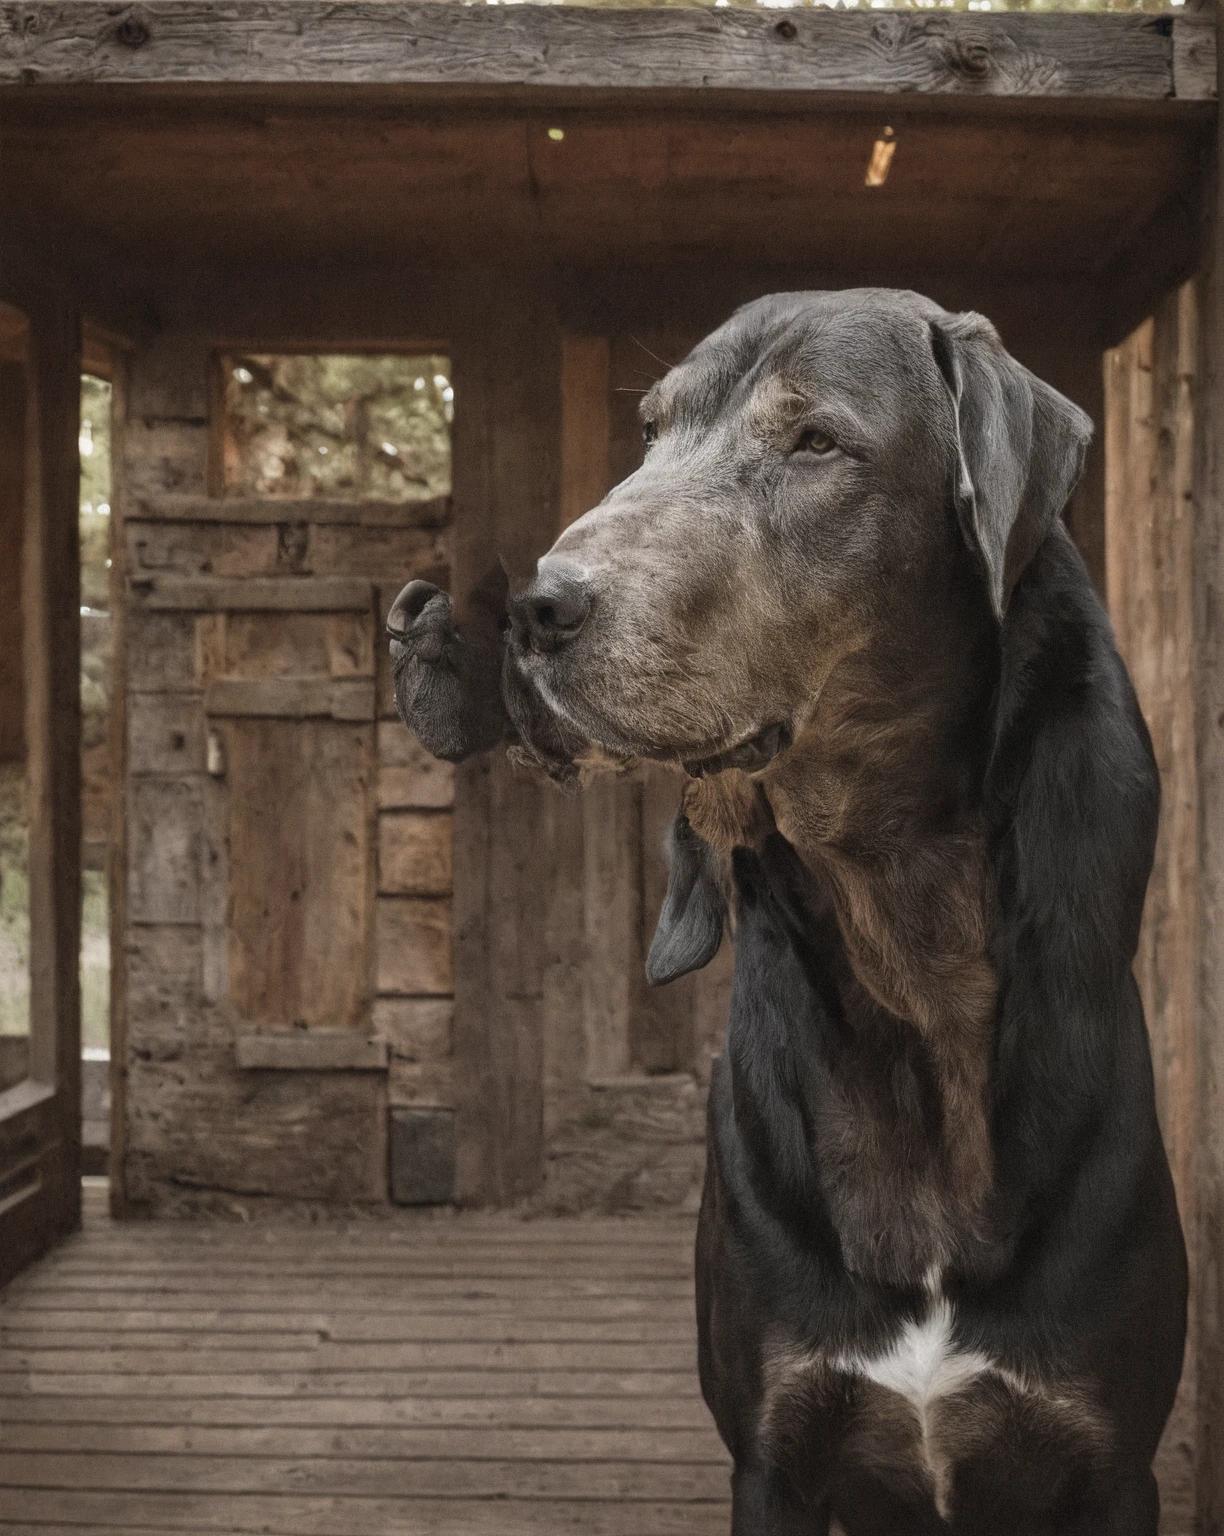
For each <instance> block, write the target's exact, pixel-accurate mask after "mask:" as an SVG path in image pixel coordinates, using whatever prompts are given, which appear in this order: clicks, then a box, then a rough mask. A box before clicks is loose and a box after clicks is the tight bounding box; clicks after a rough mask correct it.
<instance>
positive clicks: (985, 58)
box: [952, 37, 994, 80]
mask: <svg viewBox="0 0 1224 1536" xmlns="http://www.w3.org/2000/svg"><path fill="white" fill-rule="evenodd" d="M993 67H994V60H993V59H992V58H991V56H990V45H989V44H988V43H975V42H970V41H969V40H968V39H967V38H963V37H959V38H957V40H956V47H955V49H954V51H953V54H952V68H953V69H954V70H955V71H956V73H957V74H958V75H963V76H964V78H965V79H966V80H984V79H985V78H986V76H987V75H988V74H989V73H990V71H991V69H992V68H993Z"/></svg>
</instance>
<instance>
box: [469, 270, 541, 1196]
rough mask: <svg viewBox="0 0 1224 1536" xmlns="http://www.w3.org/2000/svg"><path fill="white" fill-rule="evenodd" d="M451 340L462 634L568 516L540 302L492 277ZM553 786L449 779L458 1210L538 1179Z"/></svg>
mask: <svg viewBox="0 0 1224 1536" xmlns="http://www.w3.org/2000/svg"><path fill="white" fill-rule="evenodd" d="M477 282H478V283H479V285H480V286H479V292H474V293H473V294H472V295H471V307H470V308H468V309H467V310H466V311H465V314H464V317H463V323H462V327H461V328H460V329H459V330H458V332H457V333H456V334H455V335H454V336H453V344H452V354H451V355H452V365H453V371H452V377H453V380H454V387H455V432H454V506H455V565H454V588H455V594H456V604H457V610H458V617H459V621H460V624H463V623H465V622H469V621H472V620H473V619H474V618H475V614H476V610H477V608H478V607H479V604H478V603H477V602H475V601H474V592H475V589H476V588H477V587H478V585H479V584H480V582H481V581H482V580H483V579H484V578H485V577H486V576H487V575H488V574H489V573H490V572H491V571H494V570H495V569H496V566H497V563H498V561H499V559H504V561H505V563H506V565H507V566H508V567H509V569H510V570H511V571H514V572H516V573H520V574H521V573H525V572H527V571H528V570H530V569H531V567H532V565H533V564H534V561H535V560H536V559H537V558H538V557H539V556H540V555H541V554H543V552H544V551H545V550H546V549H547V548H548V546H549V545H550V544H551V543H552V540H553V538H554V536H555V532H556V528H557V518H558V494H557V492H558V479H559V474H558V462H557V460H558V452H557V449H558V438H559V416H560V411H559V388H558V380H559V377H560V338H559V334H558V332H557V328H556V320H555V316H554V314H553V312H552V308H551V305H550V303H549V302H548V299H547V296H546V294H545V293H544V292H543V291H542V290H541V289H540V288H539V287H536V286H533V285H531V284H530V283H529V282H527V281H526V280H522V281H520V280H519V279H517V278H514V277H511V276H509V275H502V276H500V277H499V276H498V275H497V274H494V273H488V274H482V275H481V277H480V278H479V279H477ZM552 793H554V791H552V790H551V789H550V787H549V786H547V785H544V784H541V783H539V782H538V781H537V780H536V779H534V778H532V777H531V776H530V775H528V774H527V773H525V772H524V771H523V770H522V769H518V768H515V767H514V765H512V764H511V763H510V762H509V761H508V760H507V758H506V755H505V753H504V752H503V751H502V750H501V749H500V748H499V749H495V750H493V751H491V752H485V753H482V754H480V756H478V757H476V758H473V759H469V761H467V762H466V763H463V764H461V765H460V767H459V770H458V773H457V774H456V780H455V840H454V883H455V898H454V900H455V906H454V921H455V1024H454V1052H455V1077H456V1088H455V1098H456V1102H455V1116H456V1119H455V1138H456V1171H455V1193H456V1198H457V1199H458V1200H459V1201H460V1202H462V1203H465V1204H470V1205H484V1204H492V1205H506V1204H509V1203H511V1202H512V1201H514V1200H516V1199H519V1198H520V1197H522V1196H523V1195H526V1194H529V1193H530V1192H531V1191H532V1190H533V1189H535V1188H536V1187H537V1185H538V1184H539V1182H540V1180H541V1178H542V1176H543V1159H544V1142H543V1124H544V1114H543V1061H542V1029H541V1022H540V1019H541V1012H542V997H543V962H544V954H545V929H546V910H547V900H548V885H549V880H550V878H551V877H550V871H549V867H548V865H549V858H548V848H549V843H548V838H547V836H546V831H547V826H548V817H547V811H546V808H545V799H544V797H545V796H546V795H550V794H552Z"/></svg>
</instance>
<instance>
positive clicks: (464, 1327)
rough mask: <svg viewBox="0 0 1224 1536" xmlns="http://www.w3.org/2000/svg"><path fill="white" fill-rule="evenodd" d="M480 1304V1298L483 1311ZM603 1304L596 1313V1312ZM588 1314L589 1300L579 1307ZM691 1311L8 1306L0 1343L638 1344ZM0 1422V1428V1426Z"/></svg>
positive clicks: (675, 1331)
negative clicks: (553, 1313) (525, 1313)
mask: <svg viewBox="0 0 1224 1536" xmlns="http://www.w3.org/2000/svg"><path fill="white" fill-rule="evenodd" d="M488 1305H489V1304H488V1303H487V1302H486V1303H485V1307H486V1309H487V1308H488ZM601 1310H602V1309H601ZM585 1312H586V1313H589V1312H590V1308H589V1306H588V1307H587V1308H586V1309H585ZM695 1337H696V1335H695V1329H694V1326H693V1318H692V1313H691V1309H690V1308H689V1307H688V1306H687V1303H686V1304H685V1305H684V1307H683V1310H682V1312H678V1311H677V1310H676V1309H673V1310H672V1312H671V1314H670V1315H663V1316H652V1317H649V1318H641V1317H634V1318H610V1319H603V1318H601V1319H600V1320H598V1321H595V1322H592V1321H590V1319H589V1317H587V1316H584V1317H582V1318H578V1319H570V1320H568V1321H566V1320H563V1319H561V1318H559V1317H519V1316H516V1315H515V1313H513V1312H503V1313H501V1314H500V1315H499V1314H497V1313H490V1312H489V1311H488V1310H483V1311H479V1312H472V1311H468V1312H460V1313H454V1314H452V1313H448V1312H427V1313H425V1314H421V1313H418V1312H392V1313H391V1314H390V1315H389V1316H386V1317H384V1316H382V1315H380V1314H379V1313H377V1312H367V1313H358V1314H350V1315H345V1314H340V1313H334V1312H330V1311H319V1310H315V1311H311V1312H305V1313H298V1314H297V1315H296V1316H295V1315H292V1314H291V1313H290V1314H286V1313H281V1312H275V1311H264V1312H243V1311H240V1310H238V1309H232V1310H231V1309H225V1310H222V1309H219V1308H215V1307H214V1308H211V1309H206V1310H202V1309H200V1308H196V1309H195V1310H194V1311H189V1310H187V1309H186V1308H180V1309H179V1310H178V1311H175V1310H169V1311H160V1312H158V1311H150V1310H145V1311H112V1312H103V1313H102V1314H101V1315H99V1312H97V1311H88V1310H84V1311H82V1310H77V1311H72V1310H63V1311H53V1310H51V1309H49V1308H46V1307H44V1308H37V1307H33V1308H26V1309H20V1308H16V1307H7V1308H5V1309H4V1314H3V1319H2V1320H0V1343H2V1344H3V1345H4V1346H6V1347H8V1348H13V1349H28V1350H34V1349H58V1350H65V1349H76V1348H80V1349H111V1348H125V1349H126V1348H140V1349H199V1348H217V1349H242V1348H245V1347H246V1346H247V1345H248V1344H249V1345H250V1346H251V1348H253V1349H269V1348H281V1347H292V1348H295V1349H313V1348H315V1347H316V1345H318V1343H319V1342H320V1340H322V1339H329V1340H332V1341H334V1342H336V1343H366V1344H376V1343H382V1344H401V1343H404V1342H416V1343H430V1344H437V1343H439V1342H440V1341H441V1340H444V1339H450V1340H456V1341H462V1342H464V1343H496V1344H509V1343H523V1342H532V1341H534V1342H542V1341H546V1340H547V1341H550V1342H552V1343H597V1342H598V1343H638V1344H641V1343H647V1342H666V1343H669V1344H672V1345H675V1344H676V1343H678V1342H685V1343H689V1344H691V1343H692V1342H693V1340H694V1339H695ZM2 1427H3V1426H2V1425H0V1428H2Z"/></svg>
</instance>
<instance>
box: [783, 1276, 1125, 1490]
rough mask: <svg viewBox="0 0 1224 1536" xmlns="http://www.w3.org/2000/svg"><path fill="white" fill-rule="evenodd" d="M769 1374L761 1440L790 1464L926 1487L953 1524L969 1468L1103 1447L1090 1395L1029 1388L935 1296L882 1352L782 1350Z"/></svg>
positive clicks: (1040, 1385) (1064, 1387) (1090, 1453)
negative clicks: (969, 1336) (811, 1461)
mask: <svg viewBox="0 0 1224 1536" xmlns="http://www.w3.org/2000/svg"><path fill="white" fill-rule="evenodd" d="M766 1367H767V1368H766V1373H765V1375H766V1393H765V1404H764V1408H765V1412H764V1417H763V1420H762V1431H763V1438H764V1440H765V1442H766V1444H767V1445H771V1446H772V1449H773V1452H774V1454H775V1455H776V1456H778V1457H780V1459H781V1461H782V1462H783V1463H785V1462H787V1461H788V1460H790V1459H791V1458H792V1457H794V1456H796V1455H798V1456H800V1457H801V1458H804V1459H806V1458H807V1457H808V1456H810V1455H811V1454H812V1453H813V1452H815V1453H816V1454H817V1456H818V1458H823V1457H824V1456H831V1457H832V1458H833V1461H832V1464H831V1465H830V1464H828V1463H826V1467H827V1470H828V1472H829V1473H832V1474H833V1475H834V1479H835V1481H836V1468H837V1466H838V1464H840V1465H842V1466H844V1467H846V1468H847V1469H849V1470H851V1471H852V1470H854V1469H858V1470H859V1471H860V1472H861V1471H867V1472H869V1473H870V1475H871V1476H872V1477H873V1478H878V1479H880V1480H882V1481H883V1482H884V1483H885V1484H889V1485H891V1486H892V1487H893V1488H894V1490H895V1491H896V1492H897V1493H898V1494H899V1495H900V1496H901V1497H902V1498H904V1499H909V1498H912V1497H914V1496H915V1494H916V1492H917V1490H919V1489H922V1488H925V1490H926V1495H925V1497H926V1499H928V1500H929V1501H930V1502H929V1504H928V1506H927V1507H928V1509H929V1508H930V1505H932V1504H933V1506H934V1509H935V1511H936V1512H937V1513H938V1514H939V1516H940V1517H941V1518H943V1519H948V1518H949V1517H950V1514H951V1512H952V1511H953V1509H954V1507H955V1505H956V1478H957V1468H958V1466H959V1465H961V1464H962V1463H963V1462H965V1460H966V1459H967V1458H972V1460H973V1461H974V1462H975V1464H977V1465H978V1466H981V1465H983V1464H985V1465H987V1466H994V1465H998V1466H999V1467H1000V1469H1002V1466H1003V1463H1004V1462H1005V1461H1008V1460H1010V1459H1012V1458H1018V1459H1019V1460H1020V1461H1022V1462H1023V1461H1028V1460H1030V1459H1031V1458H1032V1457H1034V1456H1036V1455H1037V1454H1038V1452H1039V1451H1040V1449H1041V1447H1042V1446H1045V1447H1046V1449H1047V1450H1048V1446H1049V1445H1050V1444H1058V1443H1060V1442H1061V1444H1062V1445H1063V1447H1064V1449H1065V1451H1066V1453H1067V1454H1068V1456H1069V1457H1070V1458H1072V1459H1082V1458H1085V1457H1086V1458H1087V1459H1088V1460H1089V1461H1091V1460H1092V1459H1093V1457H1094V1455H1095V1454H1096V1453H1097V1451H1098V1450H1099V1449H1100V1447H1101V1445H1102V1444H1103V1439H1102V1435H1103V1425H1102V1423H1101V1420H1100V1418H1099V1415H1098V1414H1097V1412H1096V1411H1095V1410H1094V1409H1093V1407H1092V1405H1091V1404H1090V1402H1089V1401H1088V1400H1087V1397H1086V1395H1085V1393H1084V1392H1083V1391H1082V1390H1081V1389H1078V1388H1077V1387H1075V1386H1074V1385H1071V1384H1069V1383H1064V1384H1060V1385H1059V1386H1057V1387H1055V1386H1053V1385H1052V1384H1050V1383H1048V1382H1045V1381H1042V1380H1040V1379H1038V1378H1036V1377H1034V1378H1033V1379H1028V1378H1027V1377H1026V1376H1022V1375H1020V1374H1018V1373H1017V1372H1016V1371H1014V1370H1012V1369H1010V1368H1009V1367H1008V1366H1007V1365H1005V1364H1004V1363H1003V1362H1002V1361H1001V1360H999V1359H996V1358H994V1357H993V1356H992V1355H990V1354H989V1353H988V1352H986V1351H983V1350H981V1349H974V1348H968V1347H966V1346H965V1345H964V1344H963V1343H962V1342H961V1341H960V1340H959V1339H958V1338H957V1329H956V1316H955V1313H954V1311H953V1308H952V1305H951V1303H950V1302H949V1301H948V1299H947V1298H946V1297H945V1296H944V1295H943V1294H942V1292H941V1291H940V1290H939V1289H938V1288H937V1287H935V1286H932V1288H931V1289H930V1291H929V1294H928V1300H927V1305H926V1307H925V1308H924V1311H923V1313H922V1315H921V1316H920V1317H918V1318H915V1319H911V1320H907V1321H905V1322H904V1323H902V1324H901V1325H900V1326H899V1327H898V1329H897V1331H896V1332H895V1333H894V1335H893V1336H892V1338H891V1339H890V1340H889V1342H888V1343H887V1344H886V1345H885V1346H883V1347H880V1348H878V1349H874V1350H855V1349H841V1350H836V1351H835V1350H828V1349H820V1348H809V1349H797V1348H795V1347H793V1346H791V1347H789V1348H786V1347H779V1348H777V1349H775V1350H773V1351H770V1352H769V1354H768V1356H767V1362H766ZM1034 1435H1035V1436H1036V1439H1035V1440H1033V1443H1031V1444H1030V1443H1029V1442H1030V1440H1031V1439H1032V1437H1033V1436H1034ZM821 1446H823V1450H820V1449H818V1448H819V1447H821ZM1043 1454H1044V1453H1043Z"/></svg>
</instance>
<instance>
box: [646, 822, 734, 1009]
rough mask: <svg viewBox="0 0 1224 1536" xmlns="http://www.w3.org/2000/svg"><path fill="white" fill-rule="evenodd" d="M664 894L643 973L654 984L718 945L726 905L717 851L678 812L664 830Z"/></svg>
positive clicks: (703, 959)
mask: <svg viewBox="0 0 1224 1536" xmlns="http://www.w3.org/2000/svg"><path fill="white" fill-rule="evenodd" d="M667 862H668V876H667V895H666V896H665V897H664V900H663V910H662V912H660V913H659V922H658V926H657V927H656V928H655V936H654V942H653V943H652V944H651V946H650V954H649V956H648V957H647V960H646V976H647V979H648V980H649V981H651V982H652V983H653V984H654V985H655V986H659V985H661V984H662V983H663V982H665V981H675V980H676V978H677V977H678V976H686V975H687V974H688V973H689V971H699V970H700V969H701V967H702V966H703V965H707V964H709V962H710V961H711V960H712V959H713V958H714V956H715V954H717V952H718V946H719V945H720V944H721V943H722V936H723V919H724V917H725V916H726V910H727V905H726V901H725V899H724V897H723V892H722V884H721V882H720V880H719V874H718V855H717V854H716V853H715V852H714V850H713V848H711V847H710V845H709V843H707V842H706V840H705V839H704V838H703V837H699V836H698V835H697V833H696V832H694V831H693V829H692V827H691V826H690V825H689V819H688V817H687V816H686V815H685V814H684V812H683V811H679V812H677V814H676V819H675V821H673V822H672V824H671V830H670V831H669V832H668V834H667Z"/></svg>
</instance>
